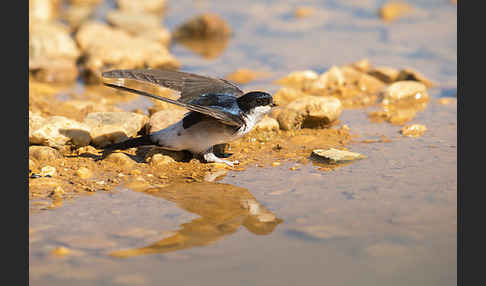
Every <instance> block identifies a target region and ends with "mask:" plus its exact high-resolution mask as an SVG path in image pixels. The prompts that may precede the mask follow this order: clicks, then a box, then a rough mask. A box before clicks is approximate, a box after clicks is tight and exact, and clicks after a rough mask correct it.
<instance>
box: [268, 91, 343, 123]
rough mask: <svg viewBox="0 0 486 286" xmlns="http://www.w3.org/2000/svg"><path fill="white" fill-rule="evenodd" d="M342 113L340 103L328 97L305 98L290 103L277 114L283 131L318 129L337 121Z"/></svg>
mask: <svg viewBox="0 0 486 286" xmlns="http://www.w3.org/2000/svg"><path fill="white" fill-rule="evenodd" d="M341 112H342V104H341V101H340V100H339V99H337V98H335V97H330V96H311V95H309V96H305V97H302V98H299V99H296V100H294V101H292V102H291V103H290V104H288V105H287V106H286V107H285V110H283V111H282V112H280V113H279V115H278V118H277V119H278V122H279V125H280V128H281V129H283V130H293V129H300V128H320V127H324V126H326V125H328V124H329V123H331V122H333V121H335V120H337V119H338V118H339V116H340V115H341Z"/></svg>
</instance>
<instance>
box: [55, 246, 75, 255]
mask: <svg viewBox="0 0 486 286" xmlns="http://www.w3.org/2000/svg"><path fill="white" fill-rule="evenodd" d="M70 253H71V250H70V249H69V248H67V247H64V246H59V247H56V248H54V249H53V250H52V251H51V254H53V255H56V256H66V255H68V254H70Z"/></svg>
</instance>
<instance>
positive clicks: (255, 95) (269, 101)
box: [237, 91, 275, 114]
mask: <svg viewBox="0 0 486 286" xmlns="http://www.w3.org/2000/svg"><path fill="white" fill-rule="evenodd" d="M237 102H238V106H239V107H240V108H241V110H243V111H244V112H245V113H252V112H256V113H261V114H265V113H268V112H269V111H270V110H271V109H272V107H274V106H275V104H274V103H273V97H272V95H271V94H269V93H266V92H263V91H251V92H247V93H245V94H244V95H243V96H241V97H239V98H238V99H237Z"/></svg>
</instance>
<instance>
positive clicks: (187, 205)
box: [110, 182, 283, 257]
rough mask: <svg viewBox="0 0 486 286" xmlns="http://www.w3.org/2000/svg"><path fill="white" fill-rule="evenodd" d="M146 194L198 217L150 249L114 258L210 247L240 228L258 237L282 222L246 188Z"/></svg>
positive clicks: (210, 186) (217, 186)
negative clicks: (174, 204) (168, 202)
mask: <svg viewBox="0 0 486 286" xmlns="http://www.w3.org/2000/svg"><path fill="white" fill-rule="evenodd" d="M147 193H148V194H150V195H153V196H156V197H161V198H164V199H166V200H168V201H171V202H174V203H176V204H177V205H178V206H179V207H181V208H183V209H184V210H186V211H188V212H191V213H195V214H198V215H199V216H200V217H199V218H196V219H194V220H192V221H191V222H188V223H184V224H182V225H181V229H180V230H178V231H177V232H176V233H175V234H174V235H172V236H170V237H167V238H164V239H162V240H160V241H158V242H155V243H153V244H151V245H149V246H146V247H141V248H134V249H127V250H119V251H114V252H112V253H110V255H111V256H115V257H131V256H139V255H145V254H153V253H168V252H172V251H177V250H182V249H188V248H191V247H196V246H204V245H208V244H211V243H213V242H215V241H217V240H219V239H221V238H222V237H224V236H225V235H229V234H232V233H235V232H236V231H237V230H238V228H240V226H244V227H245V228H246V229H247V230H249V231H250V232H252V233H253V234H257V235H267V234H270V233H271V232H272V231H273V230H274V229H275V227H276V226H277V225H278V224H280V223H282V222H283V220H282V219H280V218H277V217H276V216H275V214H273V213H272V212H270V211H268V210H267V209H265V208H264V207H263V206H261V205H260V204H259V203H258V202H257V201H256V199H255V198H254V197H253V196H252V195H251V194H250V192H248V190H247V189H244V188H239V187H235V186H232V185H229V184H221V183H210V182H202V183H191V184H182V183H181V184H174V185H171V186H168V187H164V188H153V189H149V190H147Z"/></svg>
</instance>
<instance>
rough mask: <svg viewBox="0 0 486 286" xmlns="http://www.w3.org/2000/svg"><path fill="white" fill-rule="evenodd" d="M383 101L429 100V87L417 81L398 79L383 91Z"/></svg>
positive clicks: (385, 102) (386, 102)
mask: <svg viewBox="0 0 486 286" xmlns="http://www.w3.org/2000/svg"><path fill="white" fill-rule="evenodd" d="M382 96H383V103H384V104H388V103H394V102H397V101H401V100H415V101H428V99H429V94H428V93H427V87H426V86H425V85H424V84H423V83H420V82H417V81H411V80H407V81H397V82H394V83H392V84H390V85H389V86H387V87H386V88H385V89H384V91H383V94H382Z"/></svg>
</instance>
